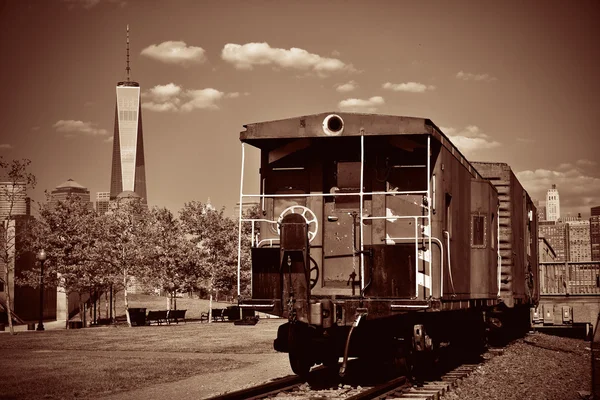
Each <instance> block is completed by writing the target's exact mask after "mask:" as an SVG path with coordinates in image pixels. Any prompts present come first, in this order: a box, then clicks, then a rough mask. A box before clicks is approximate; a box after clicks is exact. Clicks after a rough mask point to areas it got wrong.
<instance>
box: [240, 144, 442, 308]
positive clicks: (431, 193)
mask: <svg viewBox="0 0 600 400" xmlns="http://www.w3.org/2000/svg"><path fill="white" fill-rule="evenodd" d="M360 146H361V149H360V150H361V151H360V163H361V171H360V188H359V191H358V192H354V193H305V194H298V193H293V194H265V193H262V194H244V190H243V187H244V164H245V147H244V143H242V160H241V161H242V162H241V173H240V197H239V204H240V207H239V215H238V224H239V225H238V270H237V275H238V295H239V294H240V274H241V243H242V223H248V222H250V223H251V224H252V234H251V235H252V236H251V238H252V239H251V242H252V244H253V245H254V243H259V244H262V243H263V242H264V241H263V240H260V241H258V240H256V238H255V229H254V224H255V222H258V221H265V222H268V223H276V221H271V220H262V219H260V220H259V219H251V218H243V216H242V208H243V207H242V205H243V201H244V199H245V198H246V199H247V198H259V199H261V201H264V199H266V198H277V197H306V198H308V197H321V198H325V197H328V196H333V197H337V196H358V197H359V204H360V206H359V227H360V232H359V249H360V251H359V254H360V279H361V280H360V288H361V290H364V289H365V281H364V279H365V260H364V245H365V243H364V242H365V240H364V232H363V228H364V227H363V225H364V224H363V222H364V221H365V220H369V219H371V220H374V219H386V220H392V219H393V220H396V219H403V218H409V219H413V218H414V219H415V235H414V237H411V238H410V239H411V240H414V243H415V260H418V259H419V250H418V248H419V240H420V239H421V240H422V238H423V237H422V235H423V236H425V240H426V241H427V249H429V251H430V252H431V248H432V240H433V241H435V240H436V238H432V236H431V215H432V204H433V201H432V200H433V198H434V197H435V185H432V182H431V179H435V177H432V176H431V169H432V166H431V136H429V135H428V136H427V153H426V154H427V155H426V164H425V166H426V168H427V173H426V176H427V189H426V190H420V191H397V190H392V191H387V190H386V191H375V192H365V191H363V187H364V163H365V154H364V147H365V144H364V135H361V141H360ZM434 182H435V181H434ZM374 195H384V196H398V195H422V196H423V197H424V200H425V204H421V207H423V208H424V209H425V211H426V212H425V215H419V216H413V215H411V216H407V215H405V216H396V215H392V216H389V215H386V216H365V215H364V213H363V208H364V197H365V196H374ZM420 220H422V221H423V223H422V224H419V223H418V221H420ZM419 228H425V229H424V232H422V233H421V232H419ZM390 239H391V238H390ZM269 240H270V239H269ZM269 244H270V245H271V246H272V245H273V241H272V240H271V242H270V243H269ZM442 247H443V246H442ZM430 254H431V253H430ZM429 257H430V258H429V260H428V262H427V269H425V270H424V272H425V273H421V272H419V263H418V262H415V267H414V268H415V277H417V279H415V296H416V297H419V285H423V286H424V290H425V294H426V296H425V297H427V295H429V296H431V295H432V294H433V293H432V289H433V288H432V285H431V279H432V272H433V271H432V265H431V256H429ZM424 261H425V260H424ZM442 263H443V261H442ZM440 268H443V266H440ZM419 278H420V279H419ZM442 282H443V276H440V296H441V295H442V294H443V288H442V287H443V283H442ZM428 290H429V294H427V291H428Z"/></svg>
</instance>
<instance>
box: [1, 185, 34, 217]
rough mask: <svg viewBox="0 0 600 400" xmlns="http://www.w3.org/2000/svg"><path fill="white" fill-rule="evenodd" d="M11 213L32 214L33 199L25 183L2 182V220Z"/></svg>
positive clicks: (13, 214) (12, 214)
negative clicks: (27, 191) (29, 195)
mask: <svg viewBox="0 0 600 400" xmlns="http://www.w3.org/2000/svg"><path fill="white" fill-rule="evenodd" d="M11 203H12V204H11ZM11 207H12V210H11ZM9 214H10V215H11V216H15V215H31V201H30V199H29V197H27V193H26V186H25V184H24V183H16V184H13V183H12V182H0V220H2V219H5V218H6V217H7V216H8V215H9Z"/></svg>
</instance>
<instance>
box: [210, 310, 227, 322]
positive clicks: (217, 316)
mask: <svg viewBox="0 0 600 400" xmlns="http://www.w3.org/2000/svg"><path fill="white" fill-rule="evenodd" d="M226 317H227V309H226V308H213V309H212V318H213V321H225V318H226Z"/></svg>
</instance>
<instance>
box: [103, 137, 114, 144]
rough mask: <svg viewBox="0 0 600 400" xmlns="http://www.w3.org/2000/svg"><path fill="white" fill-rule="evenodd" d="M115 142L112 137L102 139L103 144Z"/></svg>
mask: <svg viewBox="0 0 600 400" xmlns="http://www.w3.org/2000/svg"><path fill="white" fill-rule="evenodd" d="M114 141H115V138H114V136H109V137H107V138H106V139H104V143H112V142H114Z"/></svg>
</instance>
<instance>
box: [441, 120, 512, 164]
mask: <svg viewBox="0 0 600 400" xmlns="http://www.w3.org/2000/svg"><path fill="white" fill-rule="evenodd" d="M440 129H441V130H442V132H444V133H445V134H446V135H447V136H448V138H449V139H450V141H451V142H452V143H453V144H454V145H455V146H456V147H458V149H459V150H460V151H461V152H462V153H464V154H465V156H469V155H472V154H474V153H476V152H477V151H479V150H489V149H494V148H497V147H500V146H502V144H501V143H499V142H497V141H495V140H492V139H491V138H490V137H489V136H488V135H486V134H485V133H483V132H482V131H481V129H480V128H479V127H478V126H476V125H468V126H466V127H465V128H463V129H462V130H460V131H457V130H456V129H454V128H451V127H442V126H440Z"/></svg>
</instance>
